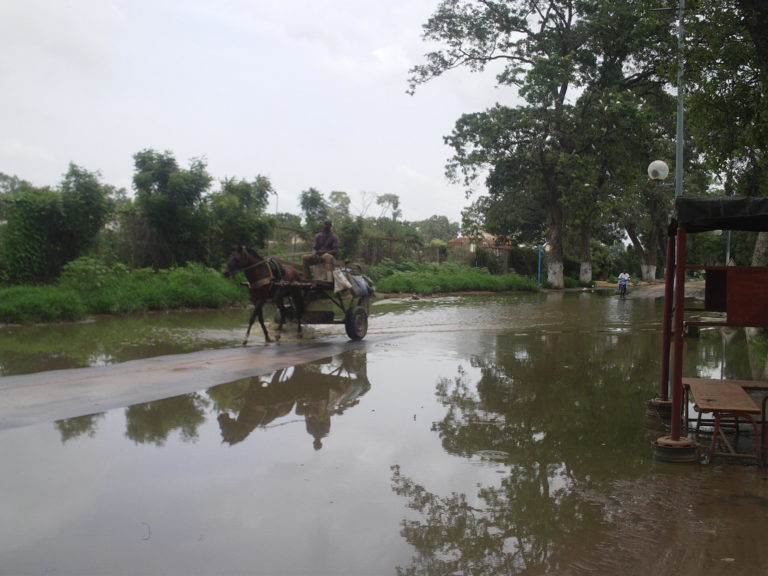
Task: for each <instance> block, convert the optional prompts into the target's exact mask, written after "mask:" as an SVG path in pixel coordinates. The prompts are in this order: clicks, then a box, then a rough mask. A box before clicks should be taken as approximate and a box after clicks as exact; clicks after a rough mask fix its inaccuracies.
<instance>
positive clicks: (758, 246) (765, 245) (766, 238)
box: [752, 232, 768, 266]
mask: <svg viewBox="0 0 768 576" xmlns="http://www.w3.org/2000/svg"><path fill="white" fill-rule="evenodd" d="M752 266H768V232H760V233H759V234H758V235H757V241H756V242H755V250H754V252H752Z"/></svg>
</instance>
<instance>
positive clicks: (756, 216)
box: [672, 196, 768, 232]
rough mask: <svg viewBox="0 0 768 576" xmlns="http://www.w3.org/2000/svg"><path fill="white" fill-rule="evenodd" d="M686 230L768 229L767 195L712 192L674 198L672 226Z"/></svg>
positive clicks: (756, 230)
mask: <svg viewBox="0 0 768 576" xmlns="http://www.w3.org/2000/svg"><path fill="white" fill-rule="evenodd" d="M677 224H680V225H685V229H686V231H687V232H706V231H708V230H748V231H753V232H764V231H768V197H762V196H761V197H755V198H753V197H749V198H747V197H739V196H711V197H704V198H689V197H685V196H681V197H678V198H676V199H675V213H674V216H673V222H672V225H673V226H672V227H673V228H677Z"/></svg>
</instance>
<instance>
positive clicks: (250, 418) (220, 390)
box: [55, 350, 371, 450]
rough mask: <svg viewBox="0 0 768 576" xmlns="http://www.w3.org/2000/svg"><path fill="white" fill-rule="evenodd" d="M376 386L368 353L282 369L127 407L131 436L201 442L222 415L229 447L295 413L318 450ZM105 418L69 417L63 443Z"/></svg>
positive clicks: (63, 423)
mask: <svg viewBox="0 0 768 576" xmlns="http://www.w3.org/2000/svg"><path fill="white" fill-rule="evenodd" d="M370 387H371V384H370V383H369V382H368V376H367V370H366V353H365V351H364V350H353V351H350V352H347V353H344V354H341V355H339V356H336V357H333V358H331V359H329V360H327V361H323V362H313V363H309V364H303V365H299V366H296V367H293V368H288V369H284V370H278V371H277V372H274V373H273V374H270V375H267V376H258V377H253V378H247V379H245V380H240V381H237V382H231V383H229V384H222V385H220V386H215V387H213V388H210V389H208V390H207V391H206V392H205V393H201V392H195V393H192V394H184V395H181V396H175V397H173V398H165V399H163V400H156V401H153V402H146V403H143V404H135V405H133V406H130V407H128V408H126V410H125V418H126V437H128V438H130V439H131V440H133V441H134V442H136V443H137V444H155V445H157V446H162V445H163V444H164V443H165V442H166V440H167V439H168V437H169V435H170V434H171V432H173V431H175V430H176V431H178V432H179V434H180V437H181V440H182V441H184V442H192V441H195V440H196V439H197V437H198V430H199V428H200V427H201V426H202V425H203V424H204V423H205V422H206V420H207V419H208V417H209V414H208V412H209V411H211V410H212V411H214V412H218V417H217V420H218V424H219V428H220V430H221V437H222V439H223V440H224V442H226V443H228V444H236V443H238V442H242V441H243V440H245V439H246V438H247V437H248V435H249V434H250V433H251V432H252V431H253V430H255V429H256V428H266V427H268V426H278V425H282V424H285V423H287V422H285V421H283V422H279V423H278V422H277V421H278V420H279V419H281V418H284V417H286V416H288V415H289V414H290V413H291V411H294V413H295V415H296V416H298V417H300V418H301V419H302V420H303V421H304V423H305V426H306V429H307V433H308V434H310V435H311V436H312V439H313V445H314V447H315V449H317V450H319V449H320V448H322V440H323V438H325V437H327V436H328V434H329V433H330V429H331V417H332V416H336V415H340V414H343V413H344V411H345V410H347V409H348V408H350V407H352V406H355V405H356V404H358V403H359V401H360V397H361V396H362V395H363V394H365V393H366V392H367V391H368V390H369V389H370ZM103 417H104V414H93V415H88V416H80V417H77V418H67V419H64V420H60V421H58V422H56V424H55V425H56V428H57V429H58V431H59V433H60V434H61V439H62V442H66V441H68V440H71V439H73V438H76V437H79V436H89V437H92V436H94V435H95V433H96V430H97V423H98V421H99V420H101V419H103Z"/></svg>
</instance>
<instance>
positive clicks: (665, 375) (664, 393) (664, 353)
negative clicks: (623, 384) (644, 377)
mask: <svg viewBox="0 0 768 576" xmlns="http://www.w3.org/2000/svg"><path fill="white" fill-rule="evenodd" d="M674 282H675V237H674V236H672V235H668V236H667V269H666V270H665V272H664V322H663V324H662V329H661V334H662V344H661V381H660V382H659V400H660V401H661V402H667V401H668V400H669V355H670V346H671V344H672V309H673V306H672V299H673V297H674V290H673V286H674Z"/></svg>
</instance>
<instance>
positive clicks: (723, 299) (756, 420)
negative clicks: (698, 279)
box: [652, 196, 768, 463]
mask: <svg viewBox="0 0 768 576" xmlns="http://www.w3.org/2000/svg"><path fill="white" fill-rule="evenodd" d="M712 230H745V231H754V232H763V231H768V198H762V197H761V198H740V197H723V196H719V197H708V198H686V197H678V198H677V199H676V201H675V213H674V216H673V219H672V221H671V223H670V227H669V235H668V239H667V268H666V276H665V296H664V320H663V329H662V334H663V343H662V362H661V365H662V372H661V382H660V387H659V398H657V399H655V400H653V401H652V403H656V404H658V405H665V404H668V405H669V407H670V434H669V436H663V437H661V438H659V439H658V440H656V441H655V442H654V443H653V445H654V456H655V457H656V458H657V459H658V460H665V461H670V462H693V461H696V460H698V455H697V451H698V445H697V444H696V442H695V441H693V440H692V439H690V438H688V437H682V435H681V429H682V427H683V423H684V422H685V423H686V424H687V403H688V398H689V397H690V398H691V399H692V400H693V402H694V407H695V409H696V410H697V411H698V412H699V413H700V414H702V413H708V414H711V416H712V419H713V433H712V444H711V450H712V452H711V453H712V454H714V455H727V456H738V457H742V458H743V457H746V458H754V459H756V460H757V461H758V462H761V463H762V462H763V461H764V460H765V444H766V442H765V432H766V431H765V419H766V418H765V416H766V402H767V401H768V394H766V395H765V397H764V399H763V401H762V405H761V406H758V405H757V404H756V403H755V402H754V401H753V400H752V397H751V396H750V395H749V394H748V391H749V390H763V391H766V392H768V382H762V381H751V380H750V381H745V380H715V379H701V378H683V335H684V331H685V329H686V328H687V327H693V326H738V327H742V326H768V268H763V267H736V266H727V267H726V266H719V267H703V266H689V265H687V263H686V238H687V235H688V234H695V233H698V232H707V231H712ZM691 269H697V270H703V271H704V274H705V295H704V307H703V308H696V309H685V308H684V302H685V277H686V272H687V271H688V270H691ZM692 312H696V315H692V314H690V313H692ZM701 312H719V313H724V317H723V318H722V320H720V319H719V318H718V319H709V320H704V319H702V318H701V317H700V314H701ZM686 313H688V316H687V317H686ZM670 356H671V363H670ZM670 366H671V370H670ZM684 412H685V415H684ZM740 419H741V420H743V421H746V422H749V423H750V424H751V426H752V429H753V431H754V434H755V453H754V454H741V453H736V451H735V450H734V448H733V446H732V445H731V444H730V442H729V441H728V439H727V438H726V436H725V433H724V427H723V424H724V422H726V421H734V422H735V423H736V426H737V427H738V423H739V420H740ZM719 440H722V441H723V442H724V444H725V446H726V450H724V451H718V450H717V447H718V442H719Z"/></svg>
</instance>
